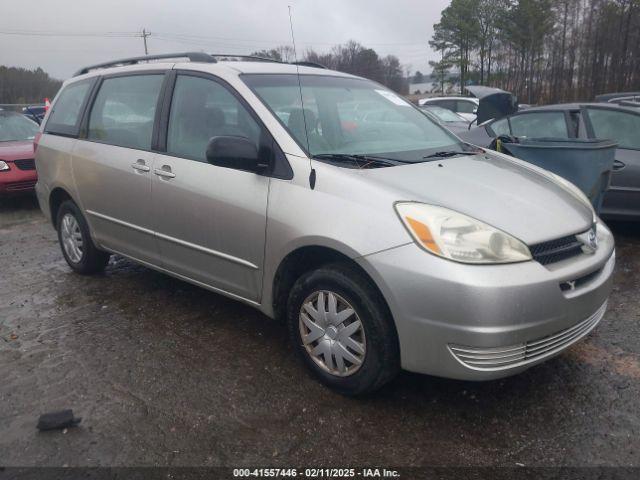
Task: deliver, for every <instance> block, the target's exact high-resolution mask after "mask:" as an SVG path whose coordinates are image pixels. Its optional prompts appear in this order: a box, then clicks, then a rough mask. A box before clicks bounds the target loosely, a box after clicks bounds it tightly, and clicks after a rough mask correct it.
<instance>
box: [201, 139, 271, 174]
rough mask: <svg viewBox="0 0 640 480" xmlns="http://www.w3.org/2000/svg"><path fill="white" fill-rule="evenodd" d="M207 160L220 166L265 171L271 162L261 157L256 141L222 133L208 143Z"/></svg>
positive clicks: (257, 171) (258, 171)
mask: <svg viewBox="0 0 640 480" xmlns="http://www.w3.org/2000/svg"><path fill="white" fill-rule="evenodd" d="M206 156H207V162H209V163H210V164H212V165H217V166H219V167H226V168H234V169H236V170H245V171H247V172H254V173H263V172H264V171H266V170H267V169H268V168H269V164H268V163H266V162H264V161H262V160H261V159H260V154H259V152H258V149H257V148H256V145H255V143H253V142H252V141H251V140H249V139H248V138H246V137H236V136H232V135H221V136H218V137H213V138H211V139H210V140H209V143H208V144H207V151H206Z"/></svg>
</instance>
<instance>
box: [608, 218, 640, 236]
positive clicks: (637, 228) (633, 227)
mask: <svg viewBox="0 0 640 480" xmlns="http://www.w3.org/2000/svg"><path fill="white" fill-rule="evenodd" d="M606 223H607V226H608V227H609V228H610V229H611V231H612V232H613V235H614V236H615V238H616V240H618V239H619V238H621V239H636V240H638V239H640V222H621V221H611V222H606Z"/></svg>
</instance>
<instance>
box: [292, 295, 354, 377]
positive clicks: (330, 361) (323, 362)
mask: <svg viewBox="0 0 640 480" xmlns="http://www.w3.org/2000/svg"><path fill="white" fill-rule="evenodd" d="M299 327H300V337H301V338H302V342H303V345H304V348H305V349H306V350H307V353H308V354H309V356H310V357H311V359H312V360H313V361H314V362H315V363H316V364H317V365H318V366H319V367H320V368H322V369H323V370H324V371H326V372H329V373H330V374H332V375H336V376H339V377H346V376H349V375H353V374H354V373H355V372H357V371H358V370H359V369H360V367H361V366H362V363H363V362H364V357H365V354H366V339H365V336H364V328H363V326H362V322H361V321H360V318H359V317H358V314H357V313H356V311H355V309H354V308H353V307H352V306H351V305H350V304H349V303H348V302H347V301H346V300H345V299H344V298H342V297H341V296H340V295H338V294H336V293H333V292H330V291H327V290H322V291H318V292H314V293H312V294H311V295H309V296H308V297H307V299H306V300H305V301H304V302H303V303H302V308H301V309H300V318H299Z"/></svg>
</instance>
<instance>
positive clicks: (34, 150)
mask: <svg viewBox="0 0 640 480" xmlns="http://www.w3.org/2000/svg"><path fill="white" fill-rule="evenodd" d="M40 137H42V132H38V133H36V135H35V137H33V153H36V150H38V143H40Z"/></svg>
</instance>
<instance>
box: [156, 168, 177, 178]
mask: <svg viewBox="0 0 640 480" xmlns="http://www.w3.org/2000/svg"><path fill="white" fill-rule="evenodd" d="M153 173H155V174H156V175H158V176H159V177H163V178H175V176H176V174H175V173H173V172H172V171H171V167H170V166H169V165H163V166H162V168H154V169H153Z"/></svg>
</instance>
